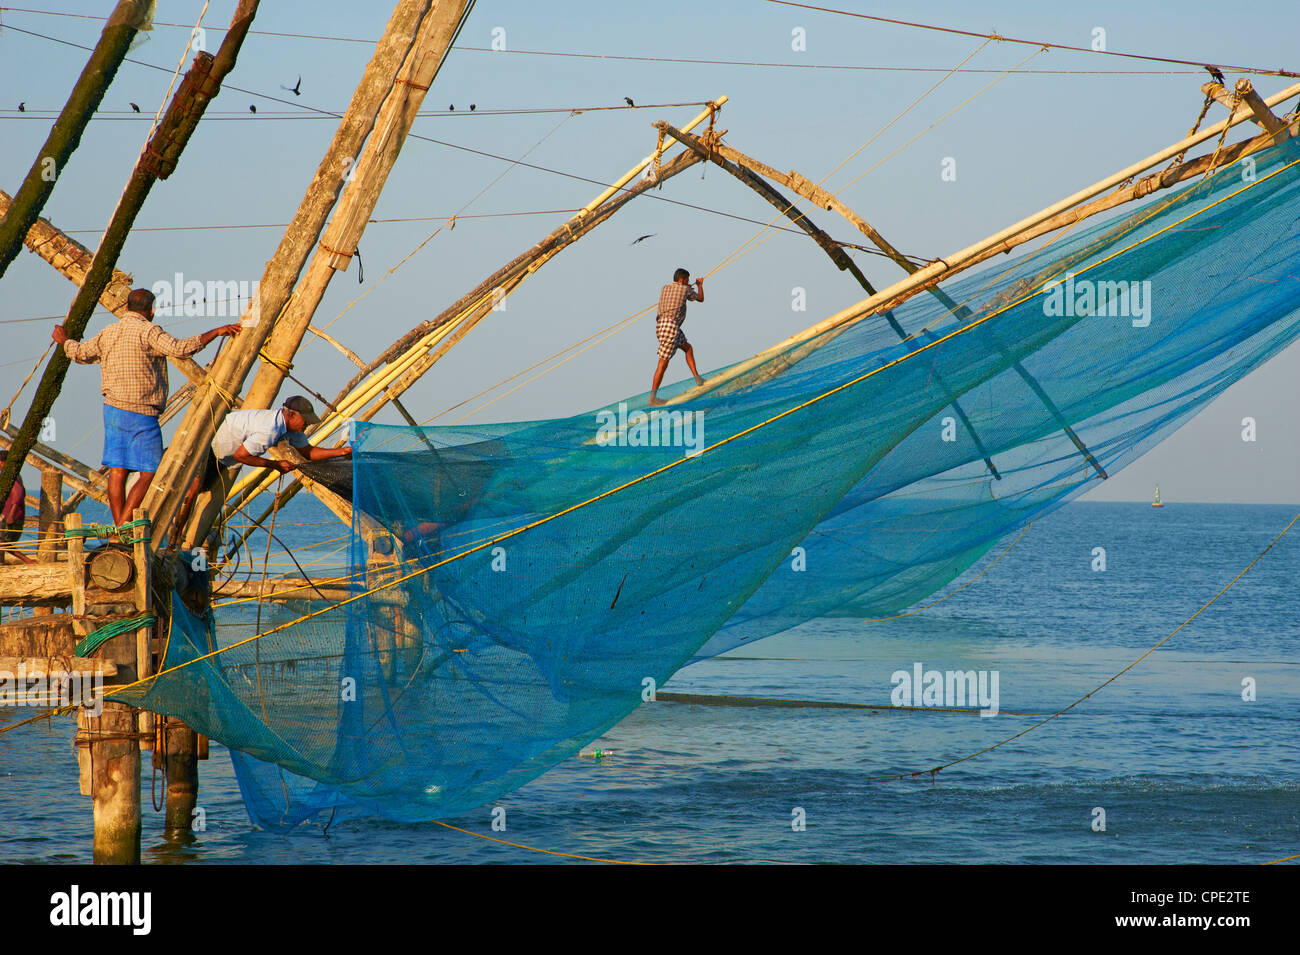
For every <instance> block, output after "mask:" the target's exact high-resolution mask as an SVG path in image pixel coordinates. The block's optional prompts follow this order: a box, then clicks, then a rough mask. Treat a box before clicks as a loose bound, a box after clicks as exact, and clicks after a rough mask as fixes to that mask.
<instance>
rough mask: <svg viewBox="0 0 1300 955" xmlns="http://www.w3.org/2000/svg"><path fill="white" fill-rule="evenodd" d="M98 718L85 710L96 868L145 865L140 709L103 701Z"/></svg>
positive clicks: (82, 716)
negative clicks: (137, 710)
mask: <svg viewBox="0 0 1300 955" xmlns="http://www.w3.org/2000/svg"><path fill="white" fill-rule="evenodd" d="M102 706H103V712H102V713H101V714H100V715H99V716H94V715H92V714H91V712H90V710H88V709H87V708H85V707H82V708H81V710H80V715H81V719H80V720H79V721H78V722H79V723H80V724H81V726H82V733H81V739H82V741H83V742H84V743H85V745H86V746H87V747H88V748H89V751H90V795H91V797H92V799H93V800H94V813H95V842H94V860H95V864H96V865H137V864H139V862H140V740H139V733H138V732H137V730H136V710H135V709H134V708H132V707H130V706H127V705H126V704H124V703H103V704H102Z"/></svg>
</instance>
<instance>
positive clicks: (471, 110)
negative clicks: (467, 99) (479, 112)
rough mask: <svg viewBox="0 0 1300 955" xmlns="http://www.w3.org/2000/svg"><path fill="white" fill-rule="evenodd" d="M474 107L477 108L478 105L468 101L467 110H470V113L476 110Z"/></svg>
mask: <svg viewBox="0 0 1300 955" xmlns="http://www.w3.org/2000/svg"><path fill="white" fill-rule="evenodd" d="M476 109H478V106H476V105H475V104H474V103H470V104H469V111H470V112H471V113H472V112H474V110H476Z"/></svg>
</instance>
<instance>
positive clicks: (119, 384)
mask: <svg viewBox="0 0 1300 955" xmlns="http://www.w3.org/2000/svg"><path fill="white" fill-rule="evenodd" d="M153 300H154V296H153V292H151V291H149V290H148V289H145V288H138V289H133V290H132V291H131V294H130V295H128V296H127V299H126V307H127V311H126V314H124V315H123V316H122V317H121V319H119V320H118V321H117V322H115V323H114V324H112V325H109V326H108V327H107V328H105V329H104V330H103V331H101V332H100V333H99V334H98V335H96V336H95V337H94V338H92V339H90V340H89V341H84V342H79V341H76V340H75V339H72V338H69V337H68V333H67V331H65V330H64V328H63V326H62V325H55V326H54V334H53V338H54V340H55V341H56V342H57V343H58V344H60V345H62V346H63V352H64V354H66V355H67V356H68V357H69V358H71V359H72V360H73V361H75V362H78V363H79V364H83V365H84V364H91V363H93V362H100V363H101V366H102V367H101V369H100V376H101V380H102V383H103V387H102V390H103V393H104V466H105V467H106V468H108V505H109V508H110V509H111V510H112V512H113V523H114V524H121V523H122V522H124V521H125V520H127V518H129V517H130V516H131V514H132V513H133V512H134V511H135V509H136V508H137V507H139V506H140V502H141V501H143V500H144V495H145V492H146V491H148V490H149V482H150V481H152V480H153V476H154V472H156V471H157V470H158V464H159V463H160V462H161V461H162V452H163V445H162V429H161V428H160V427H159V424H158V416H159V415H160V414H162V412H163V407H164V406H165V405H166V404H167V357H168V356H170V357H172V358H188V357H190V356H191V355H193V354H194V353H195V352H197V351H199V350H200V349H202V348H204V347H205V346H207V344H208V343H209V342H211V341H212V340H213V339H214V338H216V337H218V336H220V335H227V336H234V335H238V334H239V326H238V325H222V326H221V327H220V328H213V329H211V330H209V331H206V332H204V333H203V334H202V335H195V336H194V337H192V338H173V337H172V336H171V335H168V334H167V333H166V332H165V331H163V330H162V329H161V328H159V327H158V326H157V325H155V324H154V323H153ZM131 471H136V472H139V475H140V476H139V478H138V479H137V480H136V482H135V484H134V485H132V487H131V494H130V496H129V497H128V496H127V493H126V477H127V474H128V473H129V472H131Z"/></svg>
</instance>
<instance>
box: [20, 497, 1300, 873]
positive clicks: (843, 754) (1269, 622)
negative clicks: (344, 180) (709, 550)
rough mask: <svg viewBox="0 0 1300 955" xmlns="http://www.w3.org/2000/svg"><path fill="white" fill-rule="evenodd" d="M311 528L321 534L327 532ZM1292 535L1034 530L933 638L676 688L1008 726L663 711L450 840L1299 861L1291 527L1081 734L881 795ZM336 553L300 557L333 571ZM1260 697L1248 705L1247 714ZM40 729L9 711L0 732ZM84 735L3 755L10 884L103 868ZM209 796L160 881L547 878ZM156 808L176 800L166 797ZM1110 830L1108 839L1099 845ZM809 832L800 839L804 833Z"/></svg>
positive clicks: (1178, 523)
mask: <svg viewBox="0 0 1300 955" xmlns="http://www.w3.org/2000/svg"><path fill="white" fill-rule="evenodd" d="M288 513H290V512H286V514H288ZM299 515H300V517H301V519H302V520H315V519H318V518H317V517H316V516H315V512H314V511H311V510H310V509H309V507H305V508H304V509H302V510H301V511H299ZM302 515H306V516H302ZM1293 516H1294V511H1292V510H1291V509H1289V508H1286V507H1267V506H1219V505H1179V504H1171V505H1169V506H1166V507H1165V508H1163V509H1162V510H1154V509H1152V508H1151V507H1149V506H1148V505H1145V504H1086V503H1085V504H1072V505H1069V506H1067V507H1065V508H1063V509H1062V510H1061V511H1059V512H1057V513H1055V514H1053V515H1051V516H1049V517H1047V518H1045V519H1044V520H1042V521H1040V522H1039V523H1038V524H1036V525H1034V526H1033V527H1032V528H1031V529H1030V530H1029V532H1028V534H1026V536H1025V537H1024V539H1023V540H1022V541H1021V542H1020V543H1019V544H1017V545H1016V546H1015V547H1014V548H1012V549H1011V550H1010V551H1009V552H1007V553H1006V555H1005V556H1004V557H1002V559H1001V560H1000V561H999V562H998V563H997V564H996V565H994V566H993V567H992V568H991V569H990V570H989V571H988V572H987V573H986V574H985V575H984V576H983V577H981V578H980V579H979V580H978V581H976V582H975V583H974V584H973V585H971V586H970V587H968V588H966V589H964V590H961V591H960V592H959V593H955V594H954V595H953V596H951V598H950V599H947V600H945V601H943V602H942V603H939V604H937V605H936V606H933V607H931V608H929V609H926V610H924V611H923V612H921V613H917V614H914V615H912V616H908V617H903V618H900V619H896V620H890V621H884V622H874V623H872V622H863V621H859V620H844V619H821V620H817V621H813V622H812V623H809V624H807V625H805V626H802V627H800V628H798V629H796V630H794V631H790V632H788V633H786V634H782V635H780V636H777V637H772V638H769V639H767V640H764V641H760V642H758V643H756V644H752V645H750V646H747V647H744V648H742V649H739V650H736V651H733V652H732V653H730V654H728V655H726V656H724V657H720V658H717V659H713V660H709V661H705V662H703V663H699V664H696V665H694V666H690V667H688V668H686V669H685V670H683V671H681V672H680V673H679V674H678V675H677V676H675V677H674V678H673V679H672V681H670V683H669V684H667V685H666V686H665V687H663V688H662V689H663V691H664V692H670V691H671V692H677V693H692V694H706V695H711V696H719V695H737V696H749V697H781V698H785V699H792V700H830V701H840V702H850V703H869V704H881V705H885V706H887V705H888V704H889V703H890V692H891V689H892V684H891V675H892V674H893V673H894V672H895V671H897V670H908V671H911V669H912V667H913V664H914V663H918V662H919V663H921V664H923V665H924V667H925V668H926V669H938V670H948V669H954V670H956V669H961V670H988V671H997V673H998V676H999V697H1000V699H999V703H1000V707H1001V709H1002V710H1003V711H1004V712H1002V713H1000V714H999V715H998V716H997V717H995V718H988V719H985V718H980V717H979V716H972V715H968V714H964V713H944V712H909V711H897V710H889V709H878V710H861V709H858V710H854V709H838V710H837V709H813V708H778V707H769V706H763V707H736V706H719V705H694V704H682V703H672V702H663V701H659V702H655V703H653V704H648V705H645V706H643V707H641V709H639V710H638V711H636V712H635V713H633V714H632V715H631V716H629V717H628V718H627V719H626V720H624V721H623V722H622V723H621V724H620V725H618V726H617V727H615V728H614V729H613V730H612V731H610V732H609V733H608V734H606V735H605V736H604V737H602V738H601V739H600V740H598V741H597V742H596V743H594V744H593V747H597V748H600V749H602V750H610V751H612V753H613V754H612V755H609V756H605V757H603V758H600V759H593V758H584V757H575V758H572V759H569V760H567V761H566V762H565V763H563V764H561V765H560V766H558V767H556V768H555V769H554V770H552V771H551V772H549V773H547V774H546V775H545V776H543V777H541V778H540V779H538V780H536V781H534V782H533V783H530V784H529V785H528V786H525V787H524V788H523V789H520V790H518V791H517V792H514V793H511V794H509V795H507V796H505V797H503V798H502V799H501V800H499V802H498V804H497V805H499V806H500V807H502V808H504V810H505V819H506V826H507V829H506V831H505V832H499V831H498V832H494V831H493V830H492V827H491V823H492V810H493V808H494V807H492V806H484V807H482V809H481V810H479V811H477V812H473V813H468V814H466V815H465V816H462V817H459V818H457V819H454V820H450V822H452V823H454V824H455V825H458V826H461V827H463V828H466V829H470V830H473V831H475V832H479V833H482V834H485V835H494V836H497V837H500V838H505V839H508V840H510V841H513V842H519V843H525V844H527V845H530V846H536V847H542V848H547V849H552V850H557V851H562V852H567V853H574V854H579V855H588V856H596V857H600V858H611V859H625V860H640V861H664V862H800V863H804V862H940V863H946V862H951V863H971V862H978V863H987V862H995V863H996V862H1028V863H1035V862H1044V863H1045V862H1082V863H1183V862H1215V863H1249V862H1263V861H1267V860H1269V859H1275V858H1280V857H1282V856H1289V855H1293V854H1295V853H1297V852H1300V738H1298V734H1297V727H1298V726H1300V656H1298V655H1297V652H1296V651H1297V646H1298V644H1300V641H1298V640H1297V634H1298V633H1300V595H1297V589H1296V586H1295V584H1296V579H1297V576H1298V575H1297V571H1300V529H1297V530H1295V531H1293V532H1292V534H1290V535H1288V536H1287V537H1286V538H1284V539H1283V540H1282V542H1281V543H1280V544H1278V546H1276V547H1275V548H1274V549H1273V550H1272V551H1271V552H1270V553H1269V554H1268V555H1267V556H1266V557H1265V558H1264V559H1263V560H1262V561H1260V562H1259V564H1257V565H1256V566H1255V568H1254V569H1253V570H1252V571H1251V573H1250V574H1248V575H1247V576H1246V577H1244V578H1243V579H1242V580H1241V581H1240V582H1239V583H1237V584H1236V585H1235V586H1234V587H1233V589H1232V590H1230V591H1229V592H1228V593H1227V594H1226V595H1225V596H1224V597H1223V598H1221V599H1220V600H1219V601H1218V602H1217V603H1215V604H1214V605H1213V606H1212V607H1210V608H1209V609H1208V610H1207V611H1205V612H1204V613H1203V614H1201V615H1200V616H1199V617H1197V619H1196V620H1195V621H1194V622H1193V623H1192V624H1191V625H1190V626H1188V627H1186V628H1185V629H1183V630H1182V631H1180V632H1179V633H1178V634H1177V635H1176V636H1175V637H1174V638H1173V639H1172V640H1170V641H1169V643H1168V644H1166V645H1165V647H1164V648H1162V649H1161V650H1159V651H1157V652H1156V653H1154V654H1153V655H1152V656H1150V657H1148V658H1147V659H1146V660H1145V661H1143V662H1142V663H1140V664H1139V665H1138V666H1137V667H1135V668H1134V669H1133V670H1132V671H1130V672H1129V673H1127V674H1126V675H1124V676H1122V677H1120V678H1119V679H1118V680H1116V681H1115V682H1114V683H1112V684H1110V685H1109V686H1107V687H1106V688H1105V689H1103V690H1101V691H1100V692H1098V693H1097V694H1096V695H1094V696H1093V697H1092V698H1090V699H1088V700H1086V701H1085V702H1084V703H1082V704H1081V705H1079V706H1078V707H1076V708H1075V709H1074V710H1072V711H1071V712H1070V713H1069V714H1067V715H1065V716H1063V717H1061V718H1060V719H1058V720H1055V721H1053V722H1051V723H1048V724H1047V725H1045V726H1043V727H1042V728H1040V729H1037V730H1035V731H1034V732H1032V733H1030V734H1028V735H1027V736H1025V737H1023V738H1021V739H1018V740H1016V741H1014V742H1012V743H1009V744H1007V745H1005V746H1003V747H1001V748H999V749H997V750H995V751H993V752H991V753H987V754H985V755H983V756H980V757H978V758H976V759H973V760H970V761H967V762H964V763H961V764H960V765H958V766H954V767H951V768H950V769H947V770H945V771H943V772H941V773H939V774H938V775H937V776H936V777H935V778H934V779H933V780H932V779H931V777H930V775H929V774H928V773H924V774H922V775H921V776H918V777H917V778H915V779H909V780H908V781H906V782H902V781H896V780H895V781H878V780H872V779H870V778H869V777H871V776H873V775H880V774H890V773H904V772H914V771H920V770H927V769H929V768H930V767H932V766H935V765H937V764H940V763H945V762H948V761H950V760H953V759H956V758H959V757H961V756H965V755H967V754H969V753H973V752H975V751H977V750H979V749H981V748H983V747H985V746H988V745H990V744H992V743H994V742H997V741H998V740H1000V739H1004V738H1006V737H1008V736H1011V735H1013V734H1015V733H1017V732H1019V731H1021V730H1023V729H1025V728H1027V727H1028V726H1030V725H1032V724H1033V723H1035V722H1037V721H1038V720H1039V719H1041V715H1046V714H1050V713H1052V712H1055V711H1056V710H1059V709H1060V708H1061V707H1063V706H1065V705H1066V704H1068V703H1070V702H1071V701H1073V700H1075V699H1076V698H1078V697H1080V696H1082V695H1083V694H1085V693H1087V692H1089V691H1091V690H1092V689H1093V688H1095V687H1096V686H1098V684H1100V683H1102V682H1103V681H1104V680H1106V679H1107V678H1109V677H1110V676H1112V675H1113V674H1115V673H1117V672H1118V671H1120V670H1121V669H1123V668H1124V667H1125V666H1127V665H1128V664H1129V663H1131V662H1132V661H1133V660H1134V659H1136V658H1137V657H1138V656H1140V655H1141V654H1142V653H1143V652H1145V651H1146V650H1147V649H1148V648H1149V647H1151V646H1152V645H1154V644H1156V643H1157V642H1158V641H1160V640H1161V639H1163V638H1164V637H1165V636H1167V635H1168V634H1169V633H1170V631H1172V630H1174V629H1175V628H1176V627H1177V626H1178V625H1179V624H1181V623H1182V622H1183V621H1184V620H1186V619H1187V618H1188V617H1189V616H1191V615H1192V614H1193V613H1194V612H1195V611H1196V610H1197V609H1198V608H1199V607H1200V606H1201V605H1202V604H1204V603H1205V602H1206V601H1207V600H1209V599H1210V598H1211V597H1212V596H1213V595H1214V594H1215V593H1216V592H1218V591H1219V590H1220V589H1221V588H1222V587H1223V586H1224V585H1225V584H1226V583H1227V582H1228V581H1229V580H1231V579H1232V577H1233V576H1235V575H1236V574H1237V573H1238V572H1239V571H1240V570H1241V569H1242V568H1243V567H1244V566H1245V565H1246V564H1247V563H1249V561H1250V560H1251V559H1252V558H1253V557H1254V556H1255V555H1256V554H1257V553H1258V552H1259V551H1260V550H1261V549H1262V548H1263V547H1264V546H1265V545H1266V544H1267V543H1268V541H1269V540H1270V539H1272V537H1273V536H1274V535H1276V534H1277V533H1278V531H1280V530H1281V529H1282V528H1283V527H1284V526H1285V525H1286V524H1287V522H1288V521H1289V520H1290V519H1291V518H1292V517H1293ZM286 520H287V518H286ZM279 533H281V534H282V535H283V536H285V537H286V538H287V539H288V540H290V541H291V542H294V540H295V538H294V536H293V535H294V534H295V533H297V534H299V535H300V536H299V537H298V538H297V540H300V541H307V540H311V539H312V537H313V535H315V536H317V537H318V536H319V534H318V529H302V530H296V529H294V528H291V527H287V526H286V527H283V528H282V529H281V531H280V532H279ZM334 546H336V545H329V546H328V547H326V548H323V549H319V550H317V551H303V552H302V553H300V554H299V559H300V560H305V559H320V560H324V561H328V560H330V559H335V560H337V559H338V555H335V556H334V557H333V558H330V556H329V554H328V551H329V550H330V549H332V548H333V547H334ZM1004 546H1005V545H1004ZM1095 547H1104V548H1105V550H1106V570H1105V571H1104V572H1097V571H1094V570H1093V569H1092V563H1093V553H1092V552H1093V548H1095ZM1001 549H1002V548H1001V547H999V548H995V549H994V552H993V555H991V556H994V555H996V554H998V553H1000V551H1001ZM986 563H987V561H986ZM981 566H983V565H981ZM286 569H288V568H286ZM967 579H968V578H967ZM963 582H964V580H963V581H959V582H958V584H959V585H960V584H961V583H963ZM1248 678H1249V679H1251V680H1253V681H1254V685H1255V687H1256V690H1255V693H1256V699H1255V701H1253V702H1247V701H1244V700H1243V699H1242V692H1243V680H1246V679H1248ZM1007 711H1010V712H1007ZM30 712H31V711H30V710H13V709H7V710H0V723H9V722H12V721H13V720H14V718H22V717H25V716H27V715H30ZM1012 713H1016V714H1041V715H1038V716H1032V715H1011V714H1012ZM73 732H74V721H73V720H72V719H70V718H65V719H58V720H55V721H53V722H52V723H51V724H49V725H48V726H47V725H45V724H38V725H35V726H31V727H25V728H23V729H22V730H19V731H17V732H15V733H11V734H8V735H5V736H0V862H46V863H51V862H53V863H57V862H88V861H90V840H91V821H90V802H89V800H88V799H86V798H83V797H82V796H80V795H79V794H78V791H77V779H76V760H75V755H74V752H73V748H72V736H73ZM147 760H148V757H147V756H146V769H147V765H148V762H147ZM200 773H201V777H202V778H201V791H200V805H201V806H202V807H203V809H204V811H205V815H206V825H207V828H206V831H204V832H202V833H198V834H197V838H196V840H195V842H194V843H193V844H192V845H190V846H187V847H176V846H168V845H166V844H165V843H163V842H162V840H161V837H160V833H161V831H162V825H161V815H158V814H155V813H154V812H153V811H152V809H151V807H150V806H149V805H148V802H149V794H148V789H149V781H148V779H147V778H146V780H145V782H144V788H145V791H146V795H145V801H146V807H145V832H146V837H145V858H146V862H151V863H158V864H173V863H178V862H186V863H209V864H211V863H243V864H248V863H271V864H274V863H330V862H348V863H394V862H519V863H532V862H553V861H556V860H555V857H553V856H547V855H543V854H540V853H535V852H531V851H528V850H525V849H520V848H513V847H510V846H504V845H497V844H493V843H489V842H485V841H483V840H480V839H476V838H474V837H472V836H470V835H466V834H463V833H460V832H455V831H451V830H448V829H445V828H443V827H441V826H438V825H436V824H433V823H428V824H420V825H408V824H397V823H391V822H387V821H384V820H380V819H348V820H339V821H337V822H336V823H335V824H334V825H333V826H332V827H331V828H330V829H329V830H328V832H324V833H323V832H322V831H321V829H320V828H319V827H315V828H302V829H300V830H298V831H295V832H293V833H291V834H289V835H280V834H270V833H265V832H259V831H257V830H255V829H253V828H252V827H251V826H250V824H249V821H248V816H247V814H246V813H245V812H244V809H243V803H242V801H241V799H240V795H239V789H238V785H237V784H236V782H235V777H234V773H233V771H232V770H231V767H230V762H229V759H228V757H227V755H226V753H225V751H224V750H223V749H222V748H221V747H220V746H219V745H218V744H216V743H213V746H212V759H211V760H210V761H208V762H206V763H202V764H200ZM156 784H157V786H158V787H159V798H160V799H161V788H162V785H163V784H162V780H161V778H159V779H157V780H156ZM1098 808H1100V809H1103V810H1104V811H1105V823H1106V826H1105V831H1104V832H1103V831H1094V829H1093V822H1094V819H1096V818H1097V813H1096V810H1097V809H1098ZM800 810H801V811H802V812H801V813H800V812H799V811H800ZM800 815H801V816H802V818H803V819H804V820H805V827H804V828H803V830H802V831H796V829H795V828H794V827H793V826H792V821H793V820H795V819H797V818H798V817H799V816H800Z"/></svg>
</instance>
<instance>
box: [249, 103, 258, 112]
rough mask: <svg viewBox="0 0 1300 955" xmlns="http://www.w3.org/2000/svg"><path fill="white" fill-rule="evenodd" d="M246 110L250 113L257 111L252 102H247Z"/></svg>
mask: <svg viewBox="0 0 1300 955" xmlns="http://www.w3.org/2000/svg"><path fill="white" fill-rule="evenodd" d="M248 111H249V112H250V113H256V112H257V107H256V106H254V105H253V104H252V103H249V104H248Z"/></svg>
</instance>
